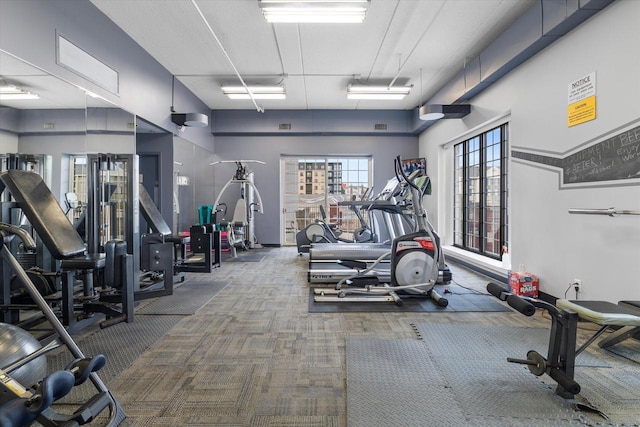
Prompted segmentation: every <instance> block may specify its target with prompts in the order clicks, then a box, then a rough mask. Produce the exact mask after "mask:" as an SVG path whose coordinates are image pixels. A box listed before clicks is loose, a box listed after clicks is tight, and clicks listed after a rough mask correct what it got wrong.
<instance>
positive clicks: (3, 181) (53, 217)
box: [0, 169, 133, 327]
mask: <svg viewBox="0 0 640 427" xmlns="http://www.w3.org/2000/svg"><path fill="white" fill-rule="evenodd" d="M5 188H6V189H8V190H9V192H10V193H11V195H12V196H13V199H14V200H15V202H16V203H17V206H18V207H19V208H20V209H21V210H22V212H23V213H24V215H25V216H26V217H27V219H28V220H29V223H30V224H31V226H32V227H33V229H34V230H35V231H36V233H37V234H38V237H39V238H40V239H41V240H42V242H43V244H44V246H45V247H46V248H47V250H48V251H49V252H50V253H51V256H52V257H54V258H55V259H57V260H59V261H60V269H61V272H62V322H63V324H64V325H65V326H72V325H73V324H74V323H75V317H74V300H79V302H80V303H81V304H82V308H83V310H84V312H85V313H91V312H94V313H95V312H101V313H104V314H105V315H106V316H107V319H108V320H107V322H108V323H104V322H103V323H102V324H101V326H103V327H104V326H108V325H111V324H114V323H117V322H119V321H126V322H132V321H133V283H132V280H133V279H132V278H133V270H132V268H133V267H132V266H133V263H132V262H131V261H132V260H131V256H130V255H127V254H126V242H119V241H111V242H109V243H108V244H107V245H105V250H106V252H107V253H99V254H87V253H86V247H85V244H84V241H83V240H82V237H81V236H80V235H79V234H78V233H77V231H76V230H75V229H74V228H73V225H72V224H71V222H69V219H68V218H67V216H66V215H65V214H64V212H63V210H62V207H61V206H60V204H59V203H58V201H57V200H56V198H55V197H54V196H53V193H51V190H50V189H49V187H47V184H45V182H44V181H43V180H42V178H41V177H40V175H38V174H36V173H34V172H30V171H23V170H17V169H12V170H8V171H5V172H2V173H1V174H0V194H1V193H2V192H3V191H4V189H5ZM123 245H124V251H123V249H122V248H123ZM77 273H80V275H81V276H82V278H83V295H82V296H81V297H80V298H77V297H76V296H75V295H74V293H75V292H74V285H75V276H76V274H77ZM99 273H104V274H103V279H104V280H103V290H104V291H105V292H103V293H102V294H100V295H99V296H96V295H95V294H94V287H93V284H94V277H98V275H99ZM107 289H112V290H113V289H116V290H117V292H120V298H119V303H120V304H121V306H122V307H121V309H118V308H116V307H115V306H114V305H113V304H111V303H107V302H104V301H100V298H102V296H103V295H106V294H107V292H106V290H107Z"/></svg>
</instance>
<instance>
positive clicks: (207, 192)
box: [173, 136, 215, 231]
mask: <svg viewBox="0 0 640 427" xmlns="http://www.w3.org/2000/svg"><path fill="white" fill-rule="evenodd" d="M173 160H174V166H173V198H174V217H173V224H174V230H179V231H187V230H189V227H191V225H193V224H196V223H199V217H198V208H199V207H200V206H202V205H213V202H214V198H215V194H214V191H215V185H214V184H215V182H214V170H213V166H211V165H210V164H211V163H212V162H213V161H214V160H215V156H214V154H213V153H211V152H209V151H207V150H205V149H204V148H202V147H199V146H197V145H194V144H192V143H191V142H189V141H187V140H185V139H183V138H180V137H178V136H174V137H173Z"/></svg>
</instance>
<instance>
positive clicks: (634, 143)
mask: <svg viewBox="0 0 640 427" xmlns="http://www.w3.org/2000/svg"><path fill="white" fill-rule="evenodd" d="M511 156H512V157H513V158H516V159H522V160H527V161H530V162H534V163H540V164H544V165H548V166H553V167H557V168H559V169H562V182H563V183H564V184H579V183H589V182H599V181H615V180H621V179H638V178H640V126H637V127H635V128H633V129H629V130H626V131H624V132H621V133H619V134H617V135H615V136H612V137H610V138H607V139H605V140H603V141H600V142H598V143H596V144H594V145H591V146H589V147H586V148H584V149H582V150H580V151H578V152H575V153H573V154H570V155H567V156H565V157H552V156H544V155H540V154H532V153H525V152H522V151H512V152H511Z"/></svg>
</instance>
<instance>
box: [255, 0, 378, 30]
mask: <svg viewBox="0 0 640 427" xmlns="http://www.w3.org/2000/svg"><path fill="white" fill-rule="evenodd" d="M259 2H260V8H261V9H262V14H263V15H264V18H265V19H266V20H267V22H273V23H280V22H289V23H344V24H358V23H361V22H362V21H363V20H364V17H365V15H366V13H367V7H368V6H369V0H259Z"/></svg>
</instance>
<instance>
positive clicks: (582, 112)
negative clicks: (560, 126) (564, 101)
mask: <svg viewBox="0 0 640 427" xmlns="http://www.w3.org/2000/svg"><path fill="white" fill-rule="evenodd" d="M595 118H596V96H595V95H593V96H590V97H588V98H584V99H581V100H580V101H578V102H574V103H573V104H571V105H569V106H568V107H567V125H568V127H571V126H575V125H579V124H580V123H584V122H588V121H589V120H593V119H595Z"/></svg>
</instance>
